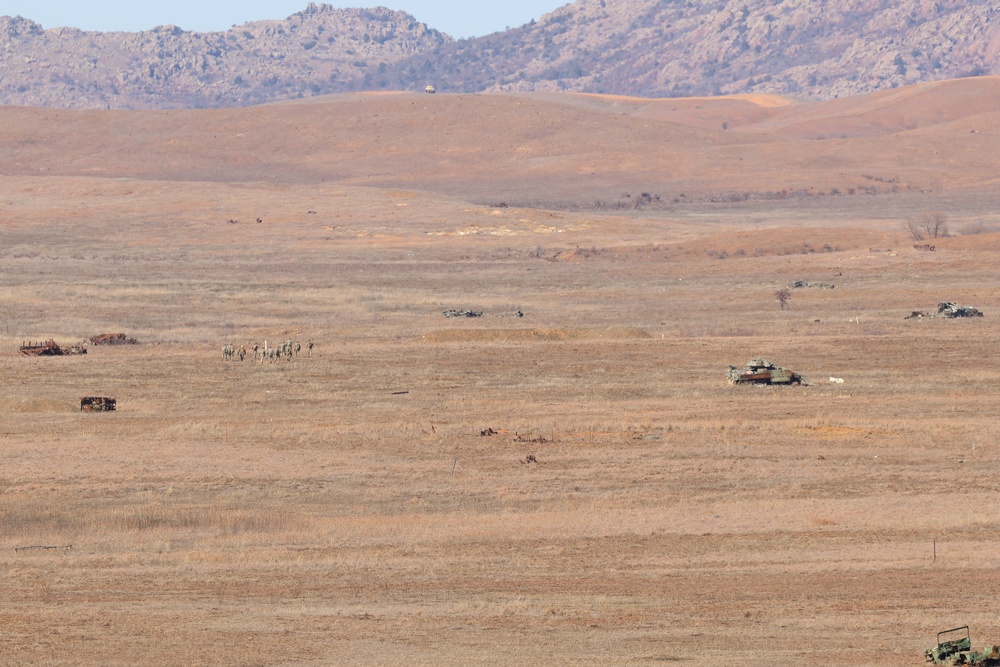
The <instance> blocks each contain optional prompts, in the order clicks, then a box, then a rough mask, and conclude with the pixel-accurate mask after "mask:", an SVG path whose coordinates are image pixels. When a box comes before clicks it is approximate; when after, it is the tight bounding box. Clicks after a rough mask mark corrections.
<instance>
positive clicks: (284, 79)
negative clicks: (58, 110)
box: [0, 3, 453, 109]
mask: <svg viewBox="0 0 1000 667" xmlns="http://www.w3.org/2000/svg"><path fill="white" fill-rule="evenodd" d="M451 41H453V40H452V39H451V38H450V37H448V36H447V35H444V34H443V33H441V32H439V31H437V30H433V29H431V28H428V27H427V26H426V25H425V24H423V23H420V22H419V21H417V20H416V19H415V18H413V17H412V16H410V15H409V14H407V13H405V12H399V11H393V10H390V9H386V8H385V7H377V8H374V9H336V8H334V7H332V6H330V5H327V4H325V3H324V4H321V5H316V4H314V3H309V5H308V6H307V7H306V8H305V9H304V10H303V11H301V12H298V13H296V14H293V15H291V16H289V17H288V18H286V19H284V20H282V21H255V22H252V23H247V24H244V25H242V26H235V27H233V28H232V29H230V30H227V31H225V32H212V33H196V32H188V31H185V30H182V29H180V28H178V27H176V26H160V27H158V28H154V29H153V30H148V31H143V32H137V33H127V32H112V33H102V32H84V31H82V30H77V29H75V28H55V29H49V30H45V29H44V28H43V27H42V26H40V25H38V24H37V23H35V22H33V21H30V20H28V19H24V18H21V17H14V18H10V17H0V101H2V102H3V103H5V104H18V105H31V106H54V107H70V108H72V107H83V108H94V107H98V108H101V107H103V108H112V109H117V108H124V109H142V108H182V107H223V106H245V105H249V104H259V103H264V102H272V101H276V100H281V99H289V98H294V97H301V96H307V95H316V94H323V93H329V92H335V91H337V90H343V89H356V88H358V87H361V86H363V85H364V82H365V80H366V78H370V75H369V74H368V70H369V68H370V67H371V68H378V67H380V66H381V67H382V68H383V69H384V68H385V66H386V64H387V63H392V62H395V61H397V60H400V59H404V58H407V57H409V56H412V55H413V54H415V53H418V52H421V51H427V50H429V49H432V48H435V47H439V46H442V45H444V44H447V43H449V42H451Z"/></svg>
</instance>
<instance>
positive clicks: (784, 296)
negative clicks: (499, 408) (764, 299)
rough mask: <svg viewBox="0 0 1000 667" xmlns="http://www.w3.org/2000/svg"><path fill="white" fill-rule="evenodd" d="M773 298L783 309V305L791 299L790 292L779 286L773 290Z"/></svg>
mask: <svg viewBox="0 0 1000 667" xmlns="http://www.w3.org/2000/svg"><path fill="white" fill-rule="evenodd" d="M774 298H775V299H777V300H778V305H780V306H781V309H782V310H784V309H785V306H787V305H788V302H789V301H791V299H792V292H791V290H789V289H788V288H787V287H781V288H779V289H777V290H775V291H774Z"/></svg>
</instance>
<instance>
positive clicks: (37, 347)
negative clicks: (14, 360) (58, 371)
mask: <svg viewBox="0 0 1000 667" xmlns="http://www.w3.org/2000/svg"><path fill="white" fill-rule="evenodd" d="M19 349H20V352H21V354H23V355H24V356H26V357H61V356H63V355H65V354H87V348H85V347H84V346H83V345H72V346H70V347H67V348H62V347H59V345H58V344H57V343H56V342H55V341H54V340H52V339H51V338H50V339H48V340H47V341H43V342H41V343H37V342H28V343H21V347H20V348H19Z"/></svg>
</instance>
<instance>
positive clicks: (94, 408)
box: [80, 396, 118, 412]
mask: <svg viewBox="0 0 1000 667" xmlns="http://www.w3.org/2000/svg"><path fill="white" fill-rule="evenodd" d="M117 408H118V402H117V401H116V400H115V399H113V398H108V397H107V396H84V397H83V398H81V399H80V412H114V411H115V410H116V409H117Z"/></svg>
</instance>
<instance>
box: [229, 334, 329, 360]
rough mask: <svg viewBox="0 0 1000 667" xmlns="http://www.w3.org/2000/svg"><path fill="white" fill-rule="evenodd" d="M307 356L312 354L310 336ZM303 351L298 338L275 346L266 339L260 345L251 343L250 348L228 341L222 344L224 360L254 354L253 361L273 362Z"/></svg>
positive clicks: (242, 358)
mask: <svg viewBox="0 0 1000 667" xmlns="http://www.w3.org/2000/svg"><path fill="white" fill-rule="evenodd" d="M305 348H306V356H307V357H311V356H312V350H313V342H312V339H311V338H310V339H309V340H308V341H307V342H306V344H305ZM301 351H302V344H301V343H300V342H299V341H297V340H291V339H288V340H286V341H285V342H284V343H281V344H280V345H278V346H276V347H274V346H271V347H269V346H268V344H267V341H264V345H258V344H257V342H256V341H254V342H253V343H251V344H250V348H249V350H248V349H247V346H246V345H240V346H239V348H237V347H236V345H235V344H234V343H226V344H225V345H223V346H222V360H223V361H243V360H244V359H246V358H247V355H253V356H252V357H251V360H252V361H258V360H260V363H264V362H265V361H269V362H271V363H272V364H273V363H275V362H278V361H281V360H282V359H287V360H289V361H290V360H291V359H293V358H294V357H297V356H299V353H300V352H301Z"/></svg>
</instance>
